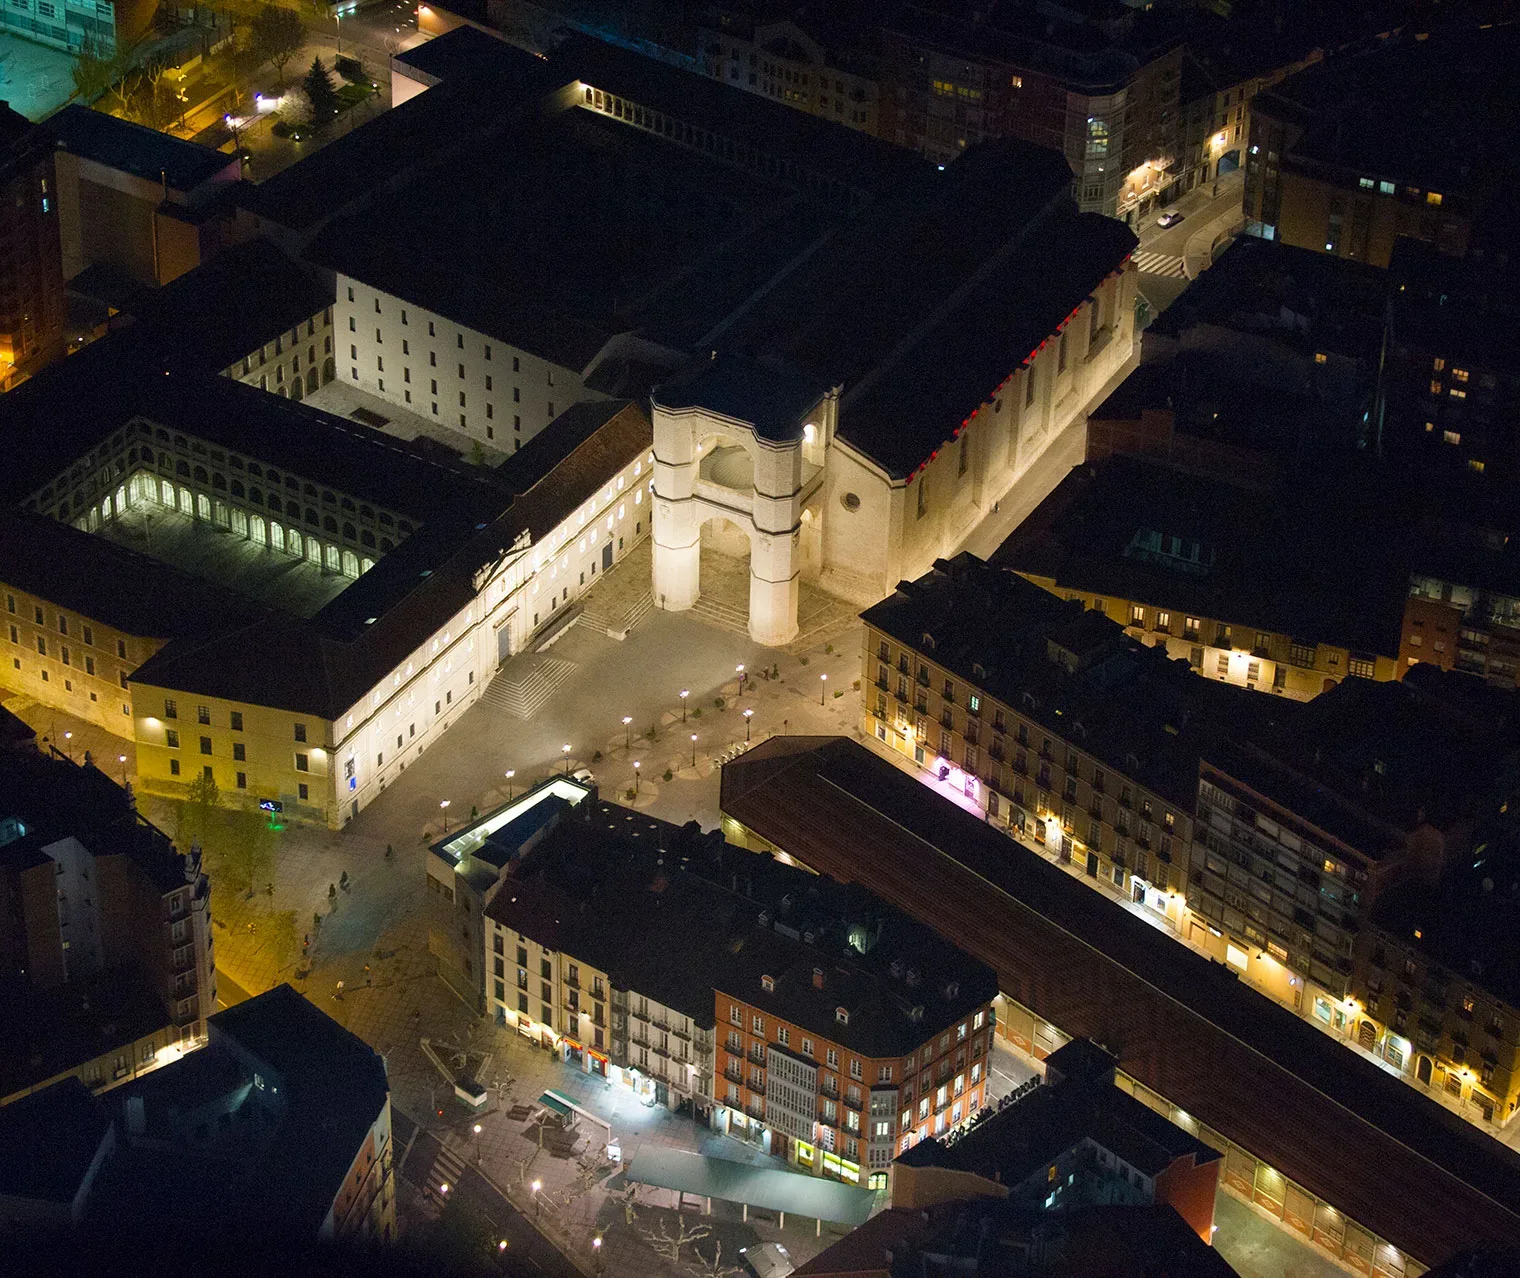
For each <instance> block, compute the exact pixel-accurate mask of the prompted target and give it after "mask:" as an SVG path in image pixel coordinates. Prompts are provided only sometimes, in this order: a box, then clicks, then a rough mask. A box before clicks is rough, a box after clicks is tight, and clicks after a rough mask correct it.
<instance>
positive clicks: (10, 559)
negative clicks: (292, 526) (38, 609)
mask: <svg viewBox="0 0 1520 1278" xmlns="http://www.w3.org/2000/svg"><path fill="white" fill-rule="evenodd" d="M0 581H5V582H6V583H8V584H9V585H12V586H14V587H16V589H18V590H24V591H26V592H27V593H28V594H32V595H36V596H37V597H38V598H39V599H49V600H51V601H52V602H53V603H55V604H57V605H58V607H60V608H62V609H64V610H65V611H67V612H71V613H74V614H76V615H78V616H83V617H88V618H90V619H91V620H93V621H98V622H101V623H103V624H104V625H108V626H113V627H115V628H116V629H118V630H123V631H125V632H126V633H127V634H129V635H139V636H142V637H143V638H155V639H168V638H171V637H172V636H175V635H185V634H196V633H204V632H206V631H209V630H216V629H222V628H225V627H226V626H227V624H228V623H229V622H232V621H235V620H236V619H237V618H238V617H239V616H246V615H249V614H250V612H251V610H250V608H249V606H248V604H247V602H246V601H245V600H244V599H243V597H242V596H240V595H238V594H236V593H235V592H233V591H231V590H225V589H223V588H222V587H220V586H217V585H214V584H212V583H210V582H206V581H201V580H199V579H197V578H195V577H191V576H188V575H187V574H185V573H182V572H180V571H179V570H178V569H177V568H172V567H170V566H169V565H168V564H165V563H161V562H159V561H158V560H156V559H152V558H150V557H149V556H147V555H144V554H140V553H138V552H137V551H135V550H130V549H128V548H127V547H125V546H120V545H117V544H116V543H115V542H113V541H108V540H107V539H106V538H104V537H97V536H95V535H93V534H91V533H86V532H80V531H79V529H77V528H75V527H73V526H72V525H70V524H65V523H60V522H59V521H58V520H56V519H50V518H48V517H47V516H45V515H32V514H28V513H26V512H25V511H19V510H3V509H0Z"/></svg>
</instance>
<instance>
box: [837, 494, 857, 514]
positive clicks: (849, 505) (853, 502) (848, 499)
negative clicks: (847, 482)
mask: <svg viewBox="0 0 1520 1278" xmlns="http://www.w3.org/2000/svg"><path fill="white" fill-rule="evenodd" d="M839 503H840V505H842V506H843V507H844V508H845V509H846V510H859V509H860V498H859V497H857V496H856V495H855V494H854V493H845V495H844V496H843V497H841V498H840V499H839Z"/></svg>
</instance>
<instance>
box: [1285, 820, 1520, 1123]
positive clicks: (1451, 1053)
mask: <svg viewBox="0 0 1520 1278" xmlns="http://www.w3.org/2000/svg"><path fill="white" fill-rule="evenodd" d="M1485 850H1486V849H1485ZM1475 860H1476V861H1477V862H1478V865H1477V867H1476V868H1475V869H1474V868H1471V867H1460V868H1461V869H1462V870H1463V871H1464V872H1463V873H1459V874H1454V875H1448V877H1447V881H1446V882H1444V883H1443V884H1442V885H1441V887H1440V888H1439V889H1438V890H1437V891H1434V892H1433V891H1431V889H1430V887H1429V885H1427V884H1423V883H1422V884H1406V885H1402V886H1400V887H1396V888H1393V889H1391V890H1390V891H1389V892H1388V893H1387V894H1386V895H1385V897H1384V898H1383V899H1382V900H1381V901H1379V902H1378V903H1377V905H1376V907H1375V908H1374V910H1373V913H1372V919H1371V923H1370V926H1369V927H1368V928H1367V930H1366V932H1365V934H1364V935H1363V936H1362V937H1361V938H1359V940H1358V944H1357V951H1356V970H1355V972H1354V974H1353V978H1352V993H1351V997H1352V998H1353V999H1354V1000H1355V1002H1356V1004H1357V1012H1358V1014H1359V1017H1360V1019H1359V1021H1358V1026H1357V1033H1358V1041H1359V1042H1360V1043H1361V1044H1362V1045H1363V1046H1368V1047H1370V1048H1371V1049H1372V1050H1377V1047H1378V1045H1379V1044H1381V1045H1382V1054H1383V1059H1384V1060H1385V1061H1387V1062H1388V1064H1389V1065H1391V1066H1393V1067H1395V1068H1397V1069H1399V1070H1400V1072H1401V1073H1402V1075H1403V1077H1404V1078H1405V1080H1406V1081H1407V1082H1409V1083H1411V1084H1412V1085H1413V1086H1415V1087H1418V1088H1421V1089H1424V1090H1426V1091H1429V1092H1431V1093H1434V1094H1436V1095H1438V1096H1439V1097H1440V1098H1441V1100H1442V1101H1444V1102H1445V1103H1446V1104H1448V1105H1451V1106H1453V1107H1455V1108H1459V1109H1460V1110H1461V1112H1462V1113H1463V1114H1465V1115H1466V1116H1467V1117H1469V1118H1470V1119H1472V1120H1473V1121H1474V1122H1481V1123H1484V1124H1490V1125H1492V1126H1493V1127H1495V1128H1498V1127H1505V1126H1507V1125H1508V1124H1509V1123H1510V1122H1512V1121H1513V1119H1514V1117H1515V1111H1516V1109H1517V1108H1520V986H1517V985H1516V983H1515V979H1514V978H1515V967H1514V962H1513V958H1512V948H1513V947H1512V946H1511V945H1510V943H1509V936H1510V932H1511V929H1512V920H1513V918H1514V909H1515V889H1514V884H1513V881H1512V876H1513V865H1512V864H1510V863H1509V862H1508V861H1506V860H1505V859H1504V858H1502V857H1498V858H1496V857H1487V858H1485V857H1484V856H1483V855H1481V854H1479V855H1478V856H1476V857H1475ZM1506 880H1510V881H1506ZM1315 1014H1316V1015H1319V1014H1320V1009H1319V1008H1318V1007H1316V1009H1315ZM1322 1019H1323V1018H1322Z"/></svg>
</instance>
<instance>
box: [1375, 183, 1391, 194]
mask: <svg viewBox="0 0 1520 1278" xmlns="http://www.w3.org/2000/svg"><path fill="white" fill-rule="evenodd" d="M1378 194H1379V195H1392V194H1393V183H1392V182H1379V183H1378Z"/></svg>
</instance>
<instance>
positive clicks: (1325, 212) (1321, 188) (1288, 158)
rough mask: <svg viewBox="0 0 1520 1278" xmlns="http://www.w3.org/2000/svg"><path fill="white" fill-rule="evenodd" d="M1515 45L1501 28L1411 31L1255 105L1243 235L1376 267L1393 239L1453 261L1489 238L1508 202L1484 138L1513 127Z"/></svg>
mask: <svg viewBox="0 0 1520 1278" xmlns="http://www.w3.org/2000/svg"><path fill="white" fill-rule="evenodd" d="M1517 39H1520V36H1517V33H1516V31H1515V29H1514V26H1513V24H1508V23H1502V22H1501V23H1495V24H1490V25H1486V26H1484V27H1482V28H1477V27H1476V26H1475V25H1472V26H1468V25H1464V24H1463V23H1461V22H1454V23H1452V24H1451V25H1450V26H1447V27H1445V28H1444V29H1442V30H1436V31H1432V30H1429V29H1428V28H1426V27H1425V26H1424V24H1422V23H1411V24H1410V25H1408V26H1406V27H1405V28H1404V29H1403V30H1402V31H1400V32H1398V33H1397V34H1394V35H1391V36H1389V37H1388V38H1387V39H1382V38H1379V39H1376V40H1372V41H1369V42H1367V44H1366V46H1365V47H1361V48H1354V49H1352V50H1349V51H1347V52H1343V53H1341V54H1339V55H1337V56H1334V57H1330V58H1326V59H1325V60H1324V61H1322V62H1319V63H1317V64H1315V65H1313V66H1311V67H1308V68H1307V69H1305V70H1303V71H1300V72H1298V73H1297V74H1296V75H1293V76H1290V77H1288V78H1287V79H1286V80H1284V81H1282V82H1281V83H1280V84H1278V85H1277V86H1276V87H1275V88H1273V89H1271V90H1269V91H1267V92H1263V93H1259V94H1258V95H1257V96H1256V98H1255V99H1254V101H1253V103H1252V107H1251V127H1250V135H1249V136H1250V140H1249V144H1248V146H1247V154H1246V165H1245V168H1246V178H1245V214H1246V218H1247V229H1248V230H1249V231H1252V232H1253V233H1255V234H1259V235H1262V236H1264V237H1265V238H1267V239H1280V240H1285V241H1286V242H1287V243H1289V244H1295V245H1298V246H1299V247H1301V248H1307V249H1313V250H1314V251H1315V252H1324V253H1330V254H1334V255H1336V256H1341V257H1350V258H1355V259H1356V260H1358V261H1362V262H1370V263H1371V264H1372V265H1374V266H1387V265H1388V262H1389V259H1390V255H1391V253H1392V251H1393V246H1394V242H1395V240H1396V239H1398V237H1400V236H1413V237H1414V238H1416V239H1420V240H1424V241H1426V242H1427V243H1430V244H1433V245H1435V247H1436V248H1437V249H1438V250H1440V251H1441V252H1443V253H1457V254H1460V253H1462V252H1464V251H1465V250H1466V248H1467V247H1468V245H1469V244H1470V243H1472V242H1474V239H1475V237H1476V239H1478V240H1483V239H1487V238H1490V232H1489V230H1488V228H1489V227H1490V226H1492V227H1495V228H1497V226H1498V225H1499V223H1498V221H1497V220H1496V219H1498V218H1501V217H1502V216H1503V209H1504V208H1505V207H1506V200H1505V197H1504V194H1503V192H1504V179H1503V176H1502V174H1501V172H1500V170H1499V168H1498V162H1497V161H1496V159H1495V158H1494V157H1493V155H1492V153H1491V152H1489V151H1488V150H1487V149H1486V148H1485V147H1484V145H1483V142H1482V139H1484V138H1485V137H1487V136H1488V135H1489V131H1490V130H1492V129H1494V128H1499V129H1501V130H1502V129H1504V128H1505V127H1507V124H1508V123H1509V121H1510V120H1511V119H1512V118H1513V115H1514V111H1515V103H1514V99H1513V95H1512V94H1509V93H1507V92H1505V91H1504V90H1503V89H1502V87H1501V85H1502V83H1503V80H1504V68H1506V67H1508V66H1509V65H1511V64H1512V63H1513V61H1514V58H1515V50H1516V41H1517ZM1410 84H1418V85H1419V86H1420V92H1419V93H1418V94H1411V93H1409V92H1408V91H1407V86H1408V85H1410Z"/></svg>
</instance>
